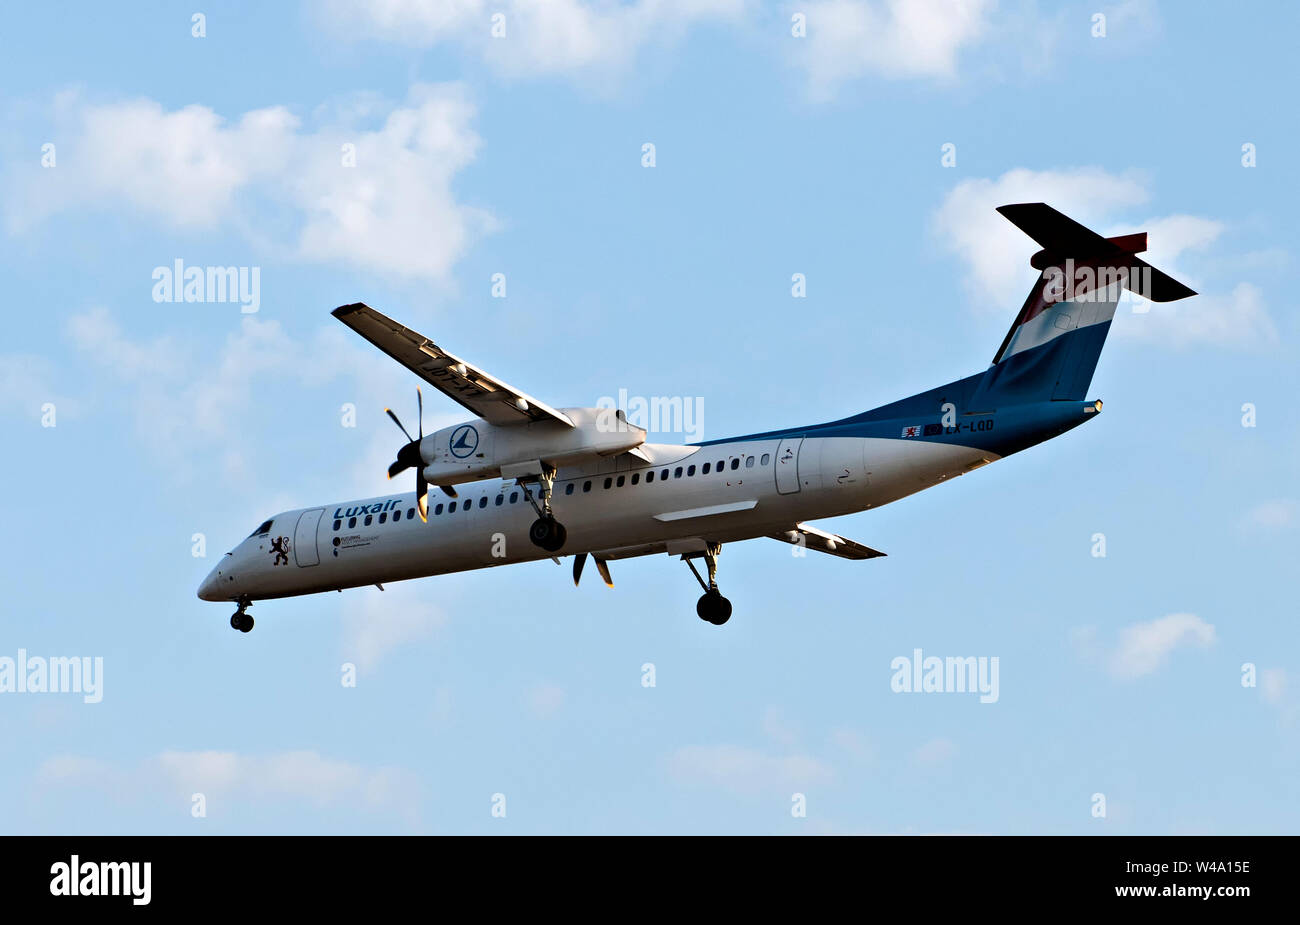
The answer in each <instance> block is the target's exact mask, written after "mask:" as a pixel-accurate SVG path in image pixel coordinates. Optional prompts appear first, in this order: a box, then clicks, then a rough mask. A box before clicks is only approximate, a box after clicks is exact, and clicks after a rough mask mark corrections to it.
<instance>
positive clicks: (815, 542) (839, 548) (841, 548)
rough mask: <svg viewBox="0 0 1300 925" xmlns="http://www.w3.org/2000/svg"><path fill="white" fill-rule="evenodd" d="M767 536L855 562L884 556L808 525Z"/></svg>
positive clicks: (868, 547)
mask: <svg viewBox="0 0 1300 925" xmlns="http://www.w3.org/2000/svg"><path fill="white" fill-rule="evenodd" d="M768 536H770V537H771V538H772V539H774V540H780V541H781V542H783V543H789V544H790V545H791V546H804V547H806V548H808V549H815V550H817V551H818V552H824V553H826V554H827V555H831V556H839V557H840V558H841V559H853V560H855V561H857V560H861V559H878V558H880V557H881V556H883V555H885V554H884V553H883V552H881V551H880V550H878V549H872V548H871V547H870V546H863V545H862V544H861V543H858V542H855V541H853V540H850V539H846V538H845V537H842V536H840V535H839V534H837V533H828V532H826V531H825V530H818V529H817V528H816V527H810V526H809V525H808V524H795V525H794V526H793V527H791V528H790V529H789V530H783V531H781V532H780V533H769V534H768Z"/></svg>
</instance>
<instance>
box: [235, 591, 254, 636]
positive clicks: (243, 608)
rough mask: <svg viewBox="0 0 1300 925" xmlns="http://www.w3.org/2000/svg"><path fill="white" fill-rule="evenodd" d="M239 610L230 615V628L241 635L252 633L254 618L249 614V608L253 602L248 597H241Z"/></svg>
mask: <svg viewBox="0 0 1300 925" xmlns="http://www.w3.org/2000/svg"><path fill="white" fill-rule="evenodd" d="M238 604H239V609H238V610H236V611H235V612H234V613H232V614H231V615H230V628H231V629H235V630H239V631H240V632H241V633H248V632H251V631H252V629H253V617H252V615H251V614H249V613H248V612H247V611H248V608H249V607H251V606H252V604H253V602H252V601H251V600H249V599H248V598H246V597H241V598H240V599H239V601H238Z"/></svg>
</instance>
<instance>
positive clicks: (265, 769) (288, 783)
mask: <svg viewBox="0 0 1300 925" xmlns="http://www.w3.org/2000/svg"><path fill="white" fill-rule="evenodd" d="M37 779H38V781H39V782H40V783H41V784H43V785H46V786H57V785H77V786H97V787H104V788H106V789H107V788H109V787H111V789H112V790H113V791H114V792H115V793H118V795H134V796H135V797H137V798H153V797H154V796H155V795H156V793H157V792H158V791H159V790H160V789H162V790H165V791H168V792H171V793H173V794H175V796H176V799H177V800H178V801H184V802H186V803H188V801H189V799H190V796H191V795H192V794H194V793H202V794H203V795H204V796H205V797H206V798H207V799H208V801H209V809H210V811H211V807H212V802H213V801H214V799H215V800H224V801H227V802H228V801H229V800H231V799H238V800H240V801H241V802H243V801H245V800H253V801H275V802H276V803H285V802H289V803H293V802H301V803H307V804H310V805H312V806H314V807H347V806H355V807H357V808H359V809H365V810H376V809H384V808H388V809H392V810H393V811H396V812H399V813H402V814H405V813H408V812H410V810H411V808H412V807H413V806H415V805H416V804H417V803H418V800H419V789H420V785H419V780H418V778H416V776H415V775H413V774H412V773H410V772H409V771H406V770H404V769H402V768H398V767H391V766H384V767H373V768H370V767H365V766H362V765H358V764H354V763H351V762H348V761H342V760H339V759H334V758H327V757H325V756H322V755H321V754H319V753H318V752H315V751H307V750H303V751H283V752H274V753H271V754H266V755H245V754H240V753H238V752H224V751H215V750H209V751H179V750H168V751H164V752H161V753H160V754H157V755H154V756H153V757H151V758H149V759H147V760H146V761H144V762H143V763H142V764H141V765H140V766H139V767H138V768H135V769H133V770H131V771H130V772H127V771H126V770H124V769H122V768H120V767H118V766H117V765H114V764H111V763H109V762H105V761H101V760H99V759H94V758H86V757H82V756H77V755H60V756H55V757H53V758H50V759H48V760H47V761H45V762H44V763H43V764H42V765H41V767H40V768H39V769H38V771H37Z"/></svg>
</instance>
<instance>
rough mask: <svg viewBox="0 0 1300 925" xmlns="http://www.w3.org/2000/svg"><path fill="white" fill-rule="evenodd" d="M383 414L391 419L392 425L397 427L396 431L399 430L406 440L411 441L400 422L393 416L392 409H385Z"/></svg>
mask: <svg viewBox="0 0 1300 925" xmlns="http://www.w3.org/2000/svg"><path fill="white" fill-rule="evenodd" d="M384 413H385V414H387V415H388V416H389V417H390V418H392V419H393V423H394V424H396V425H397V429H398V430H400V431H401V432H402V434H403V435H404V436H405V437H406V439H407V440H408V441H409V440H410V439H411V435H410V434H408V433H407V432H406V428H405V427H403V426H402V422H401V421H399V420H398V419H397V415H395V414H393V409H392V408H385V409H384Z"/></svg>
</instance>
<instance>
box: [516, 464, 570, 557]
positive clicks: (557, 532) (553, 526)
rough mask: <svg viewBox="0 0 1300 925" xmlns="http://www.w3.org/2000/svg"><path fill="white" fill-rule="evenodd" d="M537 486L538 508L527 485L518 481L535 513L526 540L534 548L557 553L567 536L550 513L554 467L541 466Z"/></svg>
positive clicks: (561, 525)
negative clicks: (530, 542) (539, 502)
mask: <svg viewBox="0 0 1300 925" xmlns="http://www.w3.org/2000/svg"><path fill="white" fill-rule="evenodd" d="M537 484H538V486H539V494H540V495H541V501H542V503H541V506H540V507H539V506H538V504H537V502H536V501H534V500H533V494H532V492H530V491H529V490H528V484H527V483H526V482H525V481H524V480H523V479H520V480H519V486H520V487H521V488H522V489H523V490H524V497H525V498H527V499H528V503H529V504H531V505H532V506H533V510H535V511H536V512H537V519H536V520H534V521H533V525H532V526H531V527H529V528H528V538H529V539H530V540H532V541H533V545H534V546H540V547H541V548H542V549H545V550H546V551H547V552H558V551H559V549H560V548H561V547H562V546H563V545H564V541H565V540H567V539H568V538H569V535H568V532H567V531H566V530H565V529H564V524H562V523H560V522H559V521H558V520H556V519H555V515H554V514H552V513H551V489H552V488H553V487H554V486H555V467H554V466H547V465H543V466H542V474H541V475H539V476H538V477H537Z"/></svg>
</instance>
